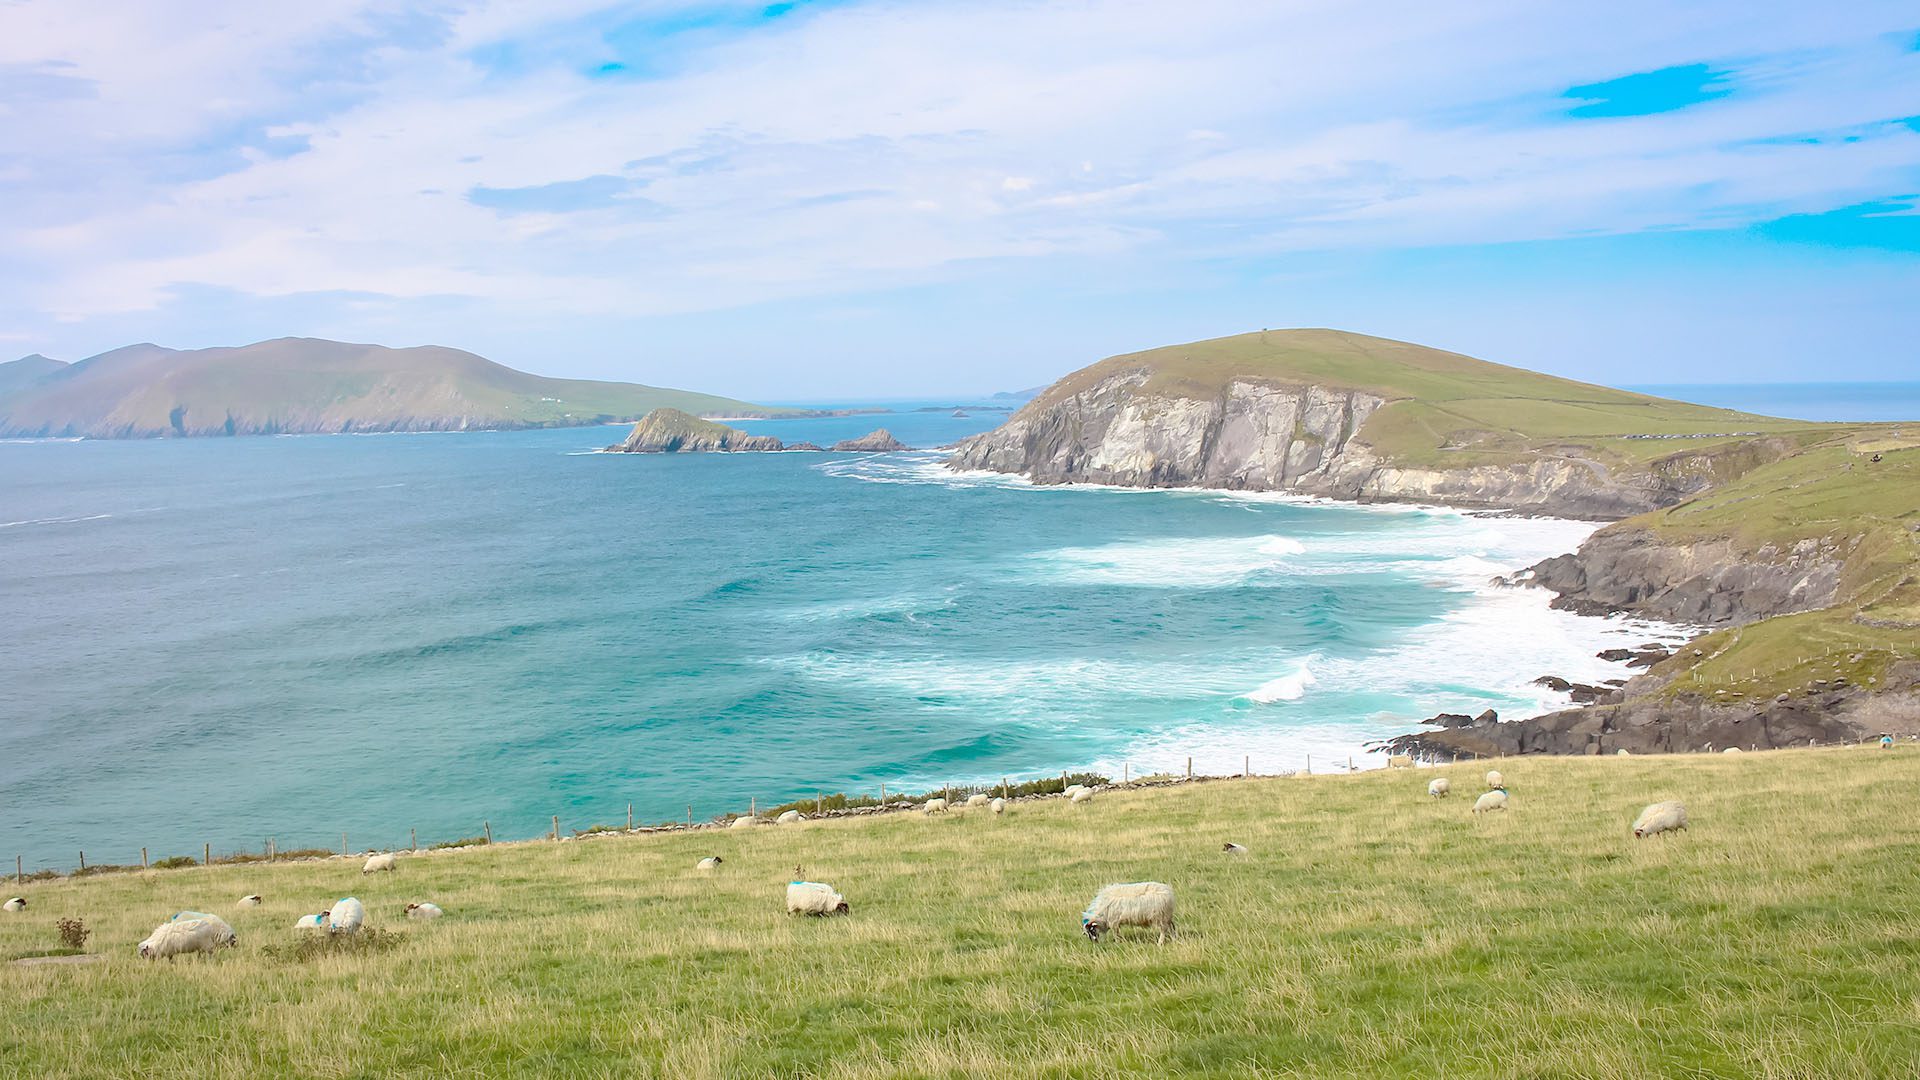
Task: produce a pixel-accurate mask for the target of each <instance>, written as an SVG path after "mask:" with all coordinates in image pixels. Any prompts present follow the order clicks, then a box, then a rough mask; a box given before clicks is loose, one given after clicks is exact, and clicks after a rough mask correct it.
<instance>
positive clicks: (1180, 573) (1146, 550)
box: [1026, 534, 1307, 588]
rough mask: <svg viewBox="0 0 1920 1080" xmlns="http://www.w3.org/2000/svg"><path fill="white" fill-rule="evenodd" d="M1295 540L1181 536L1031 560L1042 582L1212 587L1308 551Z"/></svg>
mask: <svg viewBox="0 0 1920 1080" xmlns="http://www.w3.org/2000/svg"><path fill="white" fill-rule="evenodd" d="M1306 550H1307V549H1306V547H1305V546H1304V545H1302V544H1301V543H1300V542H1299V541H1298V540H1295V539H1293V538H1292V537H1288V536H1282V535H1278V534H1271V535H1264V536H1244V537H1241V536H1229V537H1176V538H1173V539H1168V540H1147V541H1136V542H1126V543H1118V544H1102V545H1099V546H1096V547H1068V548H1056V549H1054V550H1051V551H1041V552H1036V553H1034V554H1033V555H1031V556H1029V557H1028V560H1027V562H1028V566H1027V568H1026V569H1027V571H1028V573H1029V574H1030V575H1032V576H1034V577H1036V578H1039V579H1041V580H1046V581H1051V582H1058V583H1065V584H1080V585H1136V586H1143V587H1148V588H1208V587H1217V586H1225V585H1238V584H1241V583H1242V582H1245V581H1246V580H1248V579H1249V578H1251V577H1253V576H1254V575H1257V574H1260V573H1263V572H1267V571H1273V570H1277V569H1278V568H1280V567H1281V566H1282V565H1284V564H1285V563H1286V562H1287V561H1289V560H1291V559H1293V558H1294V557H1296V556H1299V555H1303V554H1305V553H1306Z"/></svg>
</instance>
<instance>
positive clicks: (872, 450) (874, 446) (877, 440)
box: [833, 428, 912, 454]
mask: <svg viewBox="0 0 1920 1080" xmlns="http://www.w3.org/2000/svg"><path fill="white" fill-rule="evenodd" d="M911 449H912V447H910V446H908V445H907V444H906V443H903V442H901V441H900V440H899V439H896V438H894V437H893V432H891V431H888V430H887V429H886V428H875V429H874V430H873V431H870V432H868V433H867V434H865V435H862V436H860V437H859V438H857V439H842V440H840V441H839V442H837V443H834V444H833V450H834V452H835V453H838V454H845V453H861V454H884V453H890V452H892V451H895V450H911Z"/></svg>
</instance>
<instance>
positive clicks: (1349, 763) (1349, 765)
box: [1347, 754, 1353, 772]
mask: <svg viewBox="0 0 1920 1080" xmlns="http://www.w3.org/2000/svg"><path fill="white" fill-rule="evenodd" d="M1347 771H1348V772H1352V771H1353V755H1352V754H1348V755H1347Z"/></svg>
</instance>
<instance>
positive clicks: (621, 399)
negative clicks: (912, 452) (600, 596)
mask: <svg viewBox="0 0 1920 1080" xmlns="http://www.w3.org/2000/svg"><path fill="white" fill-rule="evenodd" d="M663 407H670V408H675V409H680V410H684V411H686V412H688V413H692V414H696V415H703V416H729V417H756V418H760V417H797V416H822V415H840V413H838V412H824V411H820V410H811V409H792V408H778V407H770V406H765V405H755V404H753V403H751V402H746V401H738V400H735V399H733V398H725V397H718V396H715V395H712V394H700V393H694V392H691V391H687V390H671V389H665V388H662V387H655V386H643V385H640V384H638V383H619V382H598V381H593V380H587V379H550V378H546V377H543V376H540V375H531V374H528V373H527V372H524V371H517V370H515V369H513V368H510V367H506V366H505V365H502V364H497V363H494V362H493V361H491V360H488V359H485V358H484V357H480V356H476V355H474V354H473V353H470V352H464V351H462V350H460V349H450V348H444V347H441V346H437V345H427V346H420V347H417V348H405V349H394V348H387V347H385V346H381V345H358V344H350V343H347V342H340V341H328V340H324V339H320V338H277V339H274V340H272V341H262V342H257V343H255V344H252V345H244V346H240V347H238V348H221V349H194V350H186V351H182V350H176V349H166V348H162V347H160V346H158V345H148V344H143V345H129V346H127V347H125V348H121V349H115V350H113V351H111V352H105V353H101V354H100V355H98V356H93V357H89V358H88V359H85V360H81V361H79V362H77V363H73V364H65V363H61V362H60V361H58V360H51V359H48V358H47V357H45V356H40V355H38V354H35V355H33V356H27V357H23V358H21V359H19V360H15V361H13V362H11V363H7V364H0V436H10V437H16V438H17V437H48V436H53V437H75V436H79V437H85V438H90V439H151V438H167V437H183V436H202V435H279V434H317V433H327V434H331V433H337V432H382V431H472V430H486V429H513V428H544V427H574V426H586V425H592V424H605V423H614V422H623V421H631V420H634V419H636V418H638V417H641V416H644V415H646V414H647V413H648V412H651V411H652V410H654V409H658V408H663Z"/></svg>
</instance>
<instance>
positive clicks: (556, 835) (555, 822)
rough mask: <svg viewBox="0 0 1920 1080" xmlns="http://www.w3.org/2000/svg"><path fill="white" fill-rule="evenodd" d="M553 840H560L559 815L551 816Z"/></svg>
mask: <svg viewBox="0 0 1920 1080" xmlns="http://www.w3.org/2000/svg"><path fill="white" fill-rule="evenodd" d="M553 838H554V839H555V840H558V839H560V815H559V814H555V815H553Z"/></svg>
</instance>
